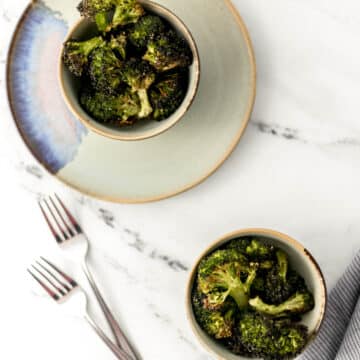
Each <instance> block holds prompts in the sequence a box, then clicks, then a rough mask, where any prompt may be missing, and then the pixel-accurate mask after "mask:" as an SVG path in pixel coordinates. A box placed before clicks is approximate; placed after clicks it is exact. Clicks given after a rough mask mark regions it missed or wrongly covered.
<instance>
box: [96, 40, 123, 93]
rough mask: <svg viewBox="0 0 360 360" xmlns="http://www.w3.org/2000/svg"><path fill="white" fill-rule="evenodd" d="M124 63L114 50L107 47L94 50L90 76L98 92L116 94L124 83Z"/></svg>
mask: <svg viewBox="0 0 360 360" xmlns="http://www.w3.org/2000/svg"><path fill="white" fill-rule="evenodd" d="M121 67H122V62H121V61H120V60H119V59H118V58H117V57H116V55H115V54H114V52H113V51H112V49H111V48H110V47H109V46H107V45H105V46H101V47H99V48H97V49H96V50H94V51H93V52H92V54H91V56H90V64H89V76H90V81H91V85H92V86H93V88H94V89H95V90H96V91H99V92H103V93H108V94H115V93H116V91H117V89H118V88H119V85H120V84H121V82H122V78H121V76H122V72H121Z"/></svg>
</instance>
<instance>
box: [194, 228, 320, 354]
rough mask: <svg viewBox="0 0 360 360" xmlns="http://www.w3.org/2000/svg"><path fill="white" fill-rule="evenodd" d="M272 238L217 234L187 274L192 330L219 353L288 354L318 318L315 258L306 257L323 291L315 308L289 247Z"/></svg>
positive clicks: (302, 343)
mask: <svg viewBox="0 0 360 360" xmlns="http://www.w3.org/2000/svg"><path fill="white" fill-rule="evenodd" d="M280 235H282V234H280ZM271 240H272V239H270V238H269V239H267V238H266V237H265V236H261V235H259V236H257V235H255V236H252V235H247V234H244V235H243V236H241V235H240V236H239V237H235V238H228V240H226V241H225V240H222V241H221V244H222V245H220V246H219V247H217V248H212V249H213V250H211V251H210V252H208V253H207V254H206V255H205V256H204V257H202V259H201V260H200V261H199V262H198V264H197V266H196V268H195V270H194V272H193V274H192V278H191V281H190V285H189V298H188V299H189V300H188V301H189V306H190V307H191V310H190V311H191V314H192V315H191V318H192V319H193V320H192V321H193V324H194V325H195V323H197V325H196V326H194V330H195V332H196V333H197V334H198V335H200V338H202V340H203V341H204V342H205V343H206V344H207V345H209V344H210V348H211V349H212V350H214V351H215V352H216V353H217V354H218V355H221V356H222V357H224V358H227V357H226V353H229V354H233V355H231V356H230V355H229V359H230V358H231V359H235V357H236V356H239V359H248V358H257V359H273V360H275V359H277V360H282V359H293V358H295V357H296V356H297V355H299V354H300V353H301V352H302V351H303V350H304V348H305V346H306V345H307V344H308V342H309V339H310V338H311V337H312V335H313V331H316V330H317V329H318V327H319V326H320V324H321V322H322V318H323V313H324V309H325V300H326V293H325V285H324V282H323V281H324V279H323V277H322V275H321V272H320V271H319V269H318V267H317V265H316V263H315V261H314V260H313V259H312V258H311V259H310V258H309V262H310V263H311V262H313V264H311V266H313V269H312V270H313V271H314V274H315V275H314V276H317V275H319V280H316V281H319V283H321V287H322V288H321V291H323V295H324V303H322V301H320V302H319V304H317V305H318V306H316V310H315V305H316V304H315V298H316V299H318V292H317V296H316V297H315V296H314V293H313V290H310V288H311V289H312V287H313V285H314V284H313V281H312V280H311V284H308V283H307V281H305V279H304V278H303V276H302V275H301V273H302V271H297V269H299V266H298V265H299V263H297V262H296V263H297V264H296V266H294V264H293V261H292V259H293V255H294V254H293V252H291V251H290V253H288V251H287V247H286V246H285V247H283V246H281V245H280V244H281V242H277V241H271ZM278 244H279V245H280V246H279V247H278V246H277V245H278ZM301 256H304V257H305V258H306V256H307V255H301ZM312 270H311V271H312ZM306 274H307V276H306V279H308V276H309V273H308V272H306ZM309 285H311V286H309ZM317 317H319V318H317ZM310 318H311V319H312V320H311V321H310V322H309V321H308V320H309V319H310ZM308 324H309V326H310V328H311V329H308V326H307V325H308ZM310 324H311V325H310ZM314 324H315V325H314ZM200 329H201V331H200ZM200 333H205V334H206V335H207V336H206V337H204V335H201V334H200ZM211 339H212V340H211ZM212 343H213V344H212ZM215 345H216V346H215ZM224 354H225V356H224Z"/></svg>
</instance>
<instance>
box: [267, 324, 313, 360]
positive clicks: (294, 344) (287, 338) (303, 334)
mask: <svg viewBox="0 0 360 360" xmlns="http://www.w3.org/2000/svg"><path fill="white" fill-rule="evenodd" d="M275 327H277V328H278V335H277V336H276V340H275V348H276V354H274V355H276V357H277V358H281V359H288V358H289V357H291V358H292V357H294V356H296V355H299V354H300V353H301V351H302V350H303V349H304V347H305V346H306V344H307V340H308V329H307V327H306V326H304V325H300V324H290V325H288V326H281V327H278V326H277V325H276V323H275ZM274 357H275V356H274Z"/></svg>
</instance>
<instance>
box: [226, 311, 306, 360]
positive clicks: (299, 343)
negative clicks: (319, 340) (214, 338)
mask: <svg viewBox="0 0 360 360" xmlns="http://www.w3.org/2000/svg"><path fill="white" fill-rule="evenodd" d="M307 337H308V334H307V328H306V327H305V326H302V325H298V324H293V323H291V322H287V323H281V324H280V323H277V322H276V321H273V320H271V319H269V318H267V317H265V316H263V315H260V314H256V313H245V314H244V315H243V316H242V318H241V320H240V324H239V333H238V335H237V338H236V339H235V341H233V342H234V343H235V344H236V343H241V344H242V346H244V347H245V349H246V350H247V351H248V352H249V353H251V354H252V356H257V357H264V358H266V359H289V358H292V357H294V356H296V355H297V354H299V353H300V352H301V351H302V350H303V348H304V346H305V345H306V342H307Z"/></svg>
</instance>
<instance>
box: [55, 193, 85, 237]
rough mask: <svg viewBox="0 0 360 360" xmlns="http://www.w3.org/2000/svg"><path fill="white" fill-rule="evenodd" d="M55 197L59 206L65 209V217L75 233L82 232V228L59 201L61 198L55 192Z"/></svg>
mask: <svg viewBox="0 0 360 360" xmlns="http://www.w3.org/2000/svg"><path fill="white" fill-rule="evenodd" d="M55 197H56V199H57V200H58V202H59V204H60V205H61V207H62V208H63V210H64V211H65V213H66V215H67V217H68V218H69V220H70V222H71V224H72V225H73V226H74V228H75V229H76V231H77V233H78V234H82V229H81V227H80V225H79V224H78V222H77V221H76V220H75V218H74V217H73V216H72V215H71V212H70V211H69V210H68V209H67V207H66V206H65V205H64V203H63V202H62V201H61V199H60V198H59V196H58V195H57V194H55Z"/></svg>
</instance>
